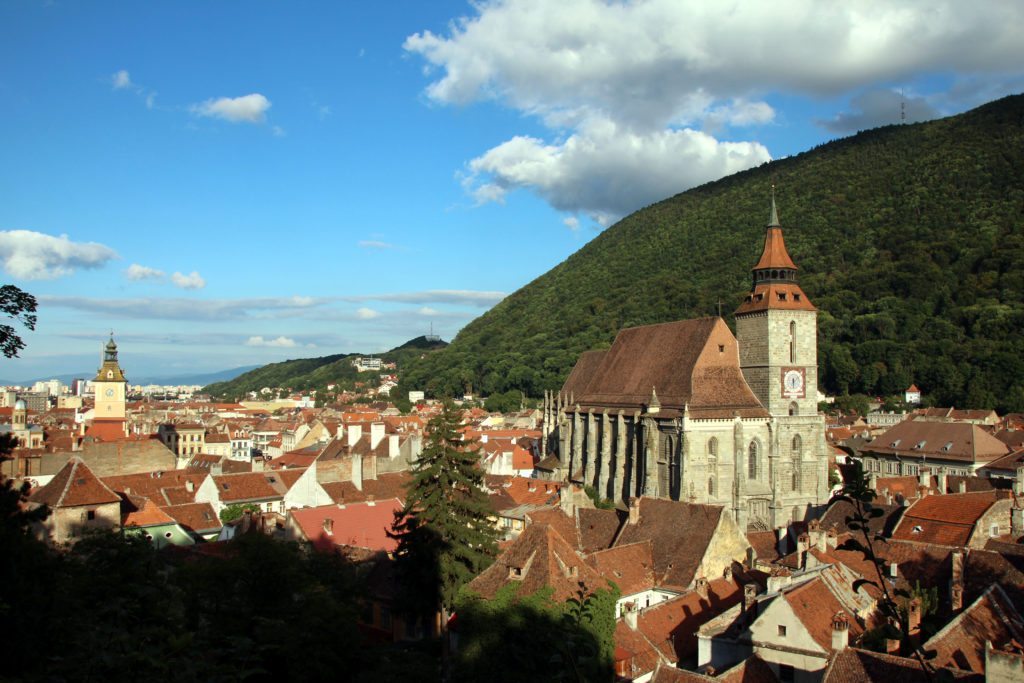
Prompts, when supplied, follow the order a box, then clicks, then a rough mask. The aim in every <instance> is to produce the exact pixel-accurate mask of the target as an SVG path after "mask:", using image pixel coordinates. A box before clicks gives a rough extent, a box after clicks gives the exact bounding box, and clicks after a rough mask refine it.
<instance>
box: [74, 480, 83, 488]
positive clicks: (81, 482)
mask: <svg viewBox="0 0 1024 683" xmlns="http://www.w3.org/2000/svg"><path fill="white" fill-rule="evenodd" d="M75 484H77V485H78V486H85V479H75Z"/></svg>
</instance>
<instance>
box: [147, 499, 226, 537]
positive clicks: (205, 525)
mask: <svg viewBox="0 0 1024 683" xmlns="http://www.w3.org/2000/svg"><path fill="white" fill-rule="evenodd" d="M162 509H163V511H164V512H166V513H167V514H168V515H169V516H170V517H172V518H173V519H174V520H175V521H176V522H178V524H180V525H181V526H182V527H184V528H185V529H188V530H190V531H192V532H194V533H197V534H202V533H210V532H212V531H216V530H218V529H220V528H221V526H223V525H222V524H221V521H220V518H219V517H218V516H217V512H216V511H215V510H214V509H213V506H212V505H210V504H209V503H185V504H183V505H165V506H164V507H163V508H162Z"/></svg>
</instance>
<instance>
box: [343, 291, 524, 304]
mask: <svg viewBox="0 0 1024 683" xmlns="http://www.w3.org/2000/svg"><path fill="white" fill-rule="evenodd" d="M504 298H505V293H504V292H487V291H475V290H471V289H430V290H426V291H423V292H399V293H395V294H363V295H359V296H342V297H338V300H339V301H352V302H360V301H395V302H398V303H403V304H427V303H432V304H456V305H458V304H466V305H470V306H482V307H485V306H492V305H494V304H496V303H498V302H499V301H501V300H502V299H504Z"/></svg>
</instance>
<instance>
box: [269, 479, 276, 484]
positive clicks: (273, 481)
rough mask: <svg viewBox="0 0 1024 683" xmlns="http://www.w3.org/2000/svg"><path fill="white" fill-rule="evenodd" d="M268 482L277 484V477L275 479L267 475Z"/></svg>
mask: <svg viewBox="0 0 1024 683" xmlns="http://www.w3.org/2000/svg"><path fill="white" fill-rule="evenodd" d="M267 483H268V484H276V483H277V479H274V478H273V477H267Z"/></svg>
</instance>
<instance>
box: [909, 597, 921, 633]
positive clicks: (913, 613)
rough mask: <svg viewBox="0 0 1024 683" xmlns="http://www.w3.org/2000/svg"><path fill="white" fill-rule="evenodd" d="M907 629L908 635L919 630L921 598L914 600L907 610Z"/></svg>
mask: <svg viewBox="0 0 1024 683" xmlns="http://www.w3.org/2000/svg"><path fill="white" fill-rule="evenodd" d="M907 628H908V629H909V630H910V635H915V634H917V632H918V631H920V630H921V598H914V599H913V600H911V601H910V605H909V607H908V608H907Z"/></svg>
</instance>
